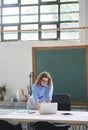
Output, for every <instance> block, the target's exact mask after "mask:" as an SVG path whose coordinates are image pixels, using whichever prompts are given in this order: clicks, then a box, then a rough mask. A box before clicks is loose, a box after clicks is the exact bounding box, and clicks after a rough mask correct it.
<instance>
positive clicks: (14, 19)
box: [2, 16, 19, 23]
mask: <svg viewBox="0 0 88 130" xmlns="http://www.w3.org/2000/svg"><path fill="white" fill-rule="evenodd" d="M2 22H3V23H18V22H19V17H18V16H12V17H3V18H2Z"/></svg>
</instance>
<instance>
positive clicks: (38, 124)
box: [33, 121, 68, 130]
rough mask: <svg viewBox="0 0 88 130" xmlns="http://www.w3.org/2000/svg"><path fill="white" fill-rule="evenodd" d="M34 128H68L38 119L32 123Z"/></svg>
mask: <svg viewBox="0 0 88 130" xmlns="http://www.w3.org/2000/svg"><path fill="white" fill-rule="evenodd" d="M33 128H34V130H68V127H66V126H63V127H62V126H59V127H56V126H55V125H54V124H53V123H51V122H48V121H38V122H36V123H35V124H33Z"/></svg>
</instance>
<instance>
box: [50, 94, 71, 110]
mask: <svg viewBox="0 0 88 130" xmlns="http://www.w3.org/2000/svg"><path fill="white" fill-rule="evenodd" d="M52 102H57V103H58V110H65V111H66V110H67V111H70V110H71V96H70V94H66V93H65V94H54V95H53V97H52Z"/></svg>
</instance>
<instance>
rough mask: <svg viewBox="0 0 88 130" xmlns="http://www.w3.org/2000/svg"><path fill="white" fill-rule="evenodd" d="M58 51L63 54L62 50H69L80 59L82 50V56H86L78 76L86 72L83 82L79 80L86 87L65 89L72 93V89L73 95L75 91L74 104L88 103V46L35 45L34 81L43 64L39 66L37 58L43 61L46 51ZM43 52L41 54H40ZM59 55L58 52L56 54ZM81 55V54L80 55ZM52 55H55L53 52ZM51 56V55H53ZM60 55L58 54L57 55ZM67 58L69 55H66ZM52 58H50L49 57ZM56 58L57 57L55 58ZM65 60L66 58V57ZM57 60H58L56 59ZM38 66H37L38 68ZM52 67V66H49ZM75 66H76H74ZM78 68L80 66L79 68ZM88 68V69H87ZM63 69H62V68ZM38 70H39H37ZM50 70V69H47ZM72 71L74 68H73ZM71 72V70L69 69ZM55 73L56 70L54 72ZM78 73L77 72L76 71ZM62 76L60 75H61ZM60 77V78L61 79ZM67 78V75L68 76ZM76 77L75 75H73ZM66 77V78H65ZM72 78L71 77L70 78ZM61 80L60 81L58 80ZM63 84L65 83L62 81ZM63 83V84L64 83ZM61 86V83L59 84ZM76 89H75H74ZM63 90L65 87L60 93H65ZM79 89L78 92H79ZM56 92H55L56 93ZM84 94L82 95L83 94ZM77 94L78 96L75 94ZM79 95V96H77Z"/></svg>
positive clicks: (33, 61)
mask: <svg viewBox="0 0 88 130" xmlns="http://www.w3.org/2000/svg"><path fill="white" fill-rule="evenodd" d="M80 50H82V51H80ZM56 51H57V53H58V52H60V53H61V54H62V52H64V51H65V52H66V55H67V52H69V53H71V54H72V55H73V54H74V55H75V56H76V57H78V59H80V54H81V53H80V52H82V57H84V58H83V62H84V66H81V68H80V69H79V73H80V74H79V75H78V77H79V78H80V76H81V77H82V75H83V73H84V77H82V79H83V78H84V80H83V82H81V80H80V79H78V80H80V83H79V85H80V84H82V83H83V85H84V86H85V87H84V88H81V89H82V90H80V89H78V88H79V86H78V87H76V88H73V91H72V90H70V87H69V88H68V89H69V90H68V91H67V90H66V89H65V90H64V91H65V92H66V93H70V92H69V91H71V93H70V94H72V95H73V93H74V96H73V97H72V104H73V105H84V106H85V105H87V102H88V46H86V45H85V46H64V47H63V46H62V47H33V48H32V66H33V82H34V81H35V79H36V76H37V75H38V73H40V72H41V70H40V72H39V70H38V68H41V67H40V66H41V64H40V66H39V67H38V66H37V64H38V61H36V58H37V60H42V62H43V59H42V56H43V53H44V52H54V53H55V54H56ZM72 51H73V53H72ZM74 51H75V52H74ZM60 53H59V54H60ZM69 53H68V55H67V56H68V57H69ZM75 53H78V54H75ZM40 54H41V55H40ZM44 55H45V56H47V54H46V53H45V54H44ZM56 55H57V54H56ZM74 55H73V58H74V59H75V57H74ZM78 55H79V56H78ZM49 56H50V54H49ZM52 56H53V54H52ZM52 56H51V57H52ZM57 56H58V55H57ZM64 56H65V53H64ZM46 58H47V57H46ZM66 58H67V57H66ZM69 58H70V57H69ZM49 59H50V58H49ZM54 59H55V58H54ZM78 59H77V61H76V62H78ZM64 60H65V59H64ZM70 60H71V58H70ZM48 62H49V61H48ZM55 62H56V61H55ZM72 62H74V61H72ZM66 65H68V64H67V62H66ZM74 65H76V64H74ZM78 65H81V64H80V61H79V62H78ZM54 66H55V64H54ZM36 67H37V68H36ZM85 67H86V68H85ZM49 68H50V67H49ZM73 68H74V66H73ZM73 68H71V69H73ZM82 68H84V70H83V71H82V72H80V70H82ZM51 69H52V67H51ZM77 69H78V68H77ZM85 69H86V70H85ZM60 70H61V69H60ZM37 71H38V72H37ZM47 71H48V70H47ZM61 71H62V72H63V73H64V70H63V67H62V70H61ZM71 71H72V70H71ZM69 72H70V71H69ZM73 72H74V71H72V73H73ZM54 73H55V72H54ZM59 73H60V71H59ZM63 73H60V75H61V74H62V75H61V76H62V77H63V76H64V75H63ZM75 73H76V72H75ZM51 74H52V75H53V73H51ZM65 77H66V75H65ZM78 77H76V78H78ZM59 78H60V77H59ZM59 78H58V80H59ZM66 78H67V77H66ZM73 78H74V77H73ZM53 79H54V81H55V77H53ZM63 79H64V78H63ZM70 80H71V79H70ZM64 81H65V82H66V80H63V82H64ZM75 81H77V80H76V79H75ZM58 82H59V81H58ZM62 84H63V83H62ZM62 84H61V85H62ZM74 85H75V84H74ZM59 86H60V85H59ZM59 88H60V89H61V87H59ZM74 89H75V90H74ZM64 91H63V89H62V90H61V91H59V92H60V93H65V92H64ZM77 91H78V92H77ZM56 92H57V90H56ZM56 92H55V93H56ZM75 92H76V94H77V93H78V94H79V93H80V94H79V95H76V94H75ZM82 94H84V95H83V96H82V97H81V95H82ZM75 95H76V96H75ZM77 96H78V97H77ZM79 99H80V100H79Z"/></svg>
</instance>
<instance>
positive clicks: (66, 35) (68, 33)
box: [60, 23, 79, 39]
mask: <svg viewBox="0 0 88 130" xmlns="http://www.w3.org/2000/svg"><path fill="white" fill-rule="evenodd" d="M76 27H79V23H61V24H60V28H76ZM60 32H61V39H79V31H78V30H62V31H60Z"/></svg>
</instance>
